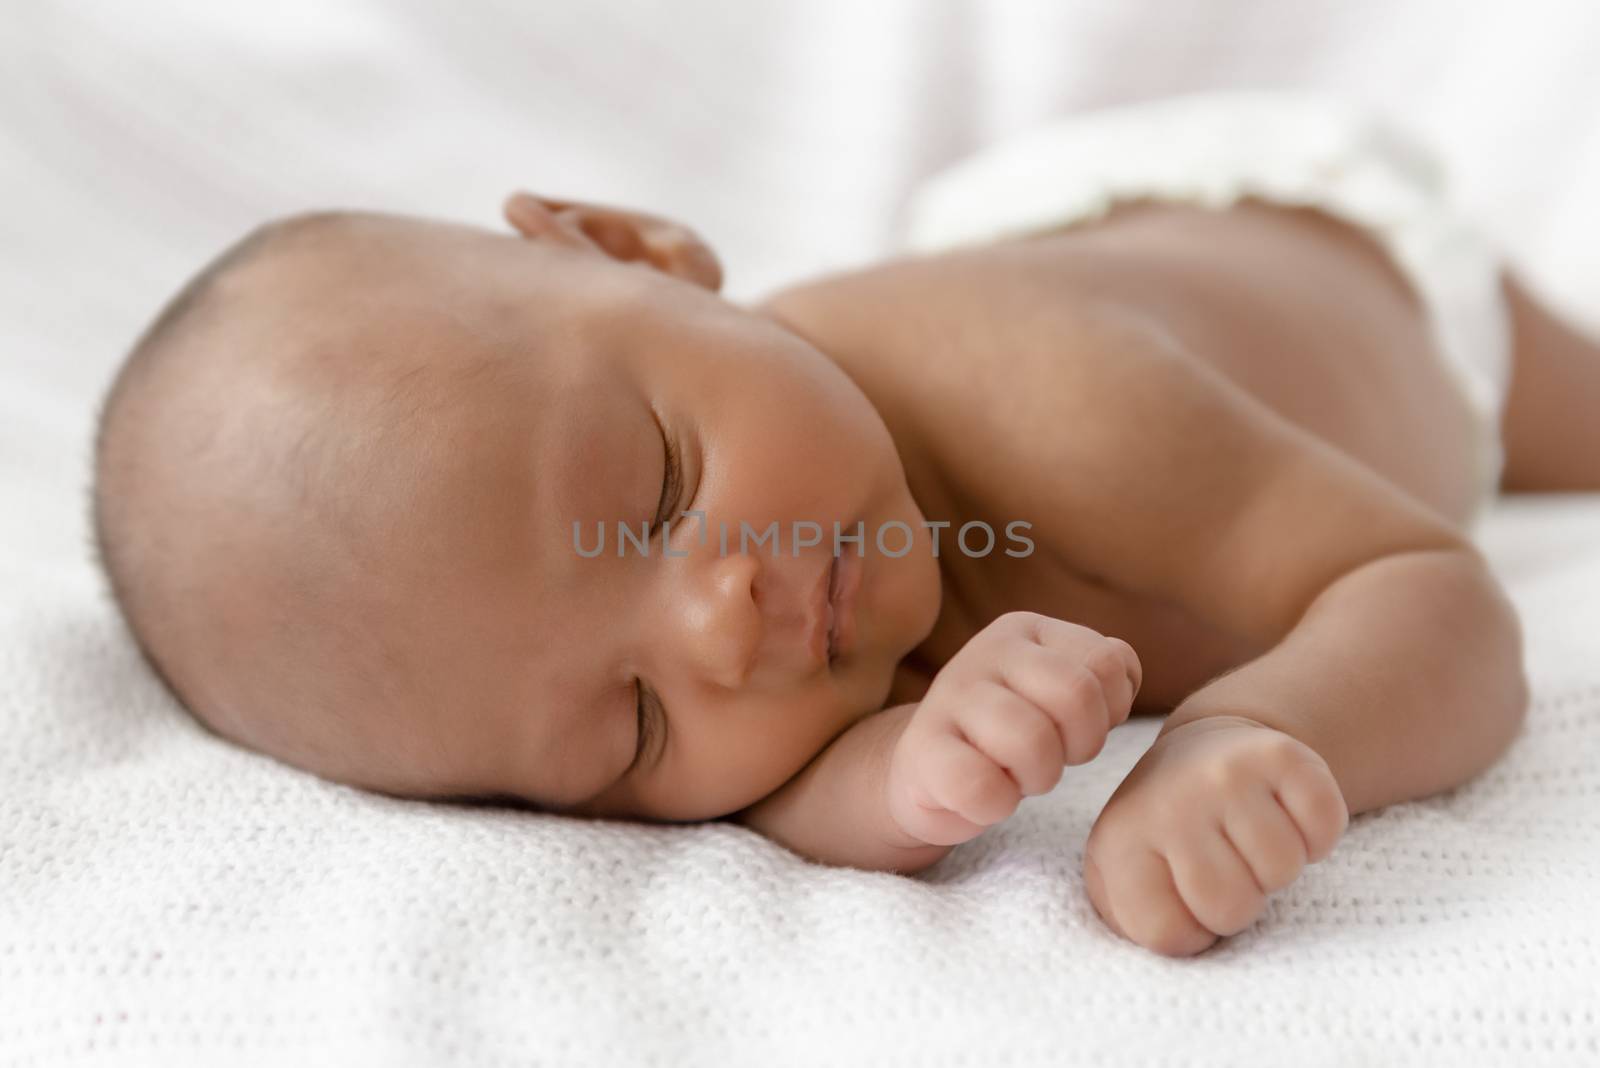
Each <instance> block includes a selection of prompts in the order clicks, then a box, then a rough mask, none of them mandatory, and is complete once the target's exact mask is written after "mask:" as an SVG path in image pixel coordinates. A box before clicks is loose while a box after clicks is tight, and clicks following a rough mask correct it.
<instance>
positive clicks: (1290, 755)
mask: <svg viewBox="0 0 1600 1068" xmlns="http://www.w3.org/2000/svg"><path fill="white" fill-rule="evenodd" d="M1349 821H1350V813H1349V810H1348V809H1347V808H1346V807H1345V802H1344V795H1343V793H1342V792H1341V791H1340V789H1339V784H1338V781H1337V780H1335V779H1334V777H1333V773H1332V772H1331V771H1330V770H1329V769H1328V764H1327V762H1326V761H1324V760H1323V759H1322V757H1321V756H1319V755H1318V754H1317V753H1316V751H1315V750H1313V749H1312V748H1311V747H1310V746H1308V745H1306V744H1304V743H1303V742H1301V741H1299V740H1298V739H1296V738H1293V737H1291V736H1290V735H1288V734H1285V733H1283V732H1282V731H1280V730H1277V729H1275V728H1272V727H1268V726H1266V725H1264V724H1261V723H1257V722H1255V721H1254V720H1250V719H1245V718H1244V717H1241V716H1210V717H1206V718H1203V719H1196V720H1192V721H1190V722H1188V723H1185V724H1183V725H1182V726H1179V727H1175V728H1174V729H1173V730H1171V731H1170V732H1168V733H1167V734H1165V735H1163V736H1161V737H1160V738H1157V739H1156V741H1155V744H1153V745H1152V746H1151V747H1150V750H1149V752H1147V753H1146V754H1145V755H1144V756H1143V757H1142V758H1140V760H1139V763H1137V764H1135V765H1134V767H1133V770H1132V771H1130V772H1129V773H1128V777H1127V778H1125V779H1123V780H1122V784H1121V785H1120V786H1118V787H1117V789H1116V792H1114V793H1113V794H1112V795H1111V799H1110V800H1109V801H1107V802H1106V806H1105V808H1104V809H1103V810H1102V811H1101V813H1100V816H1099V818H1098V819H1097V820H1096V821H1095V824H1094V827H1093V828H1092V829H1091V830H1090V831H1089V840H1088V842H1087V843H1086V844H1085V847H1084V861H1083V865H1084V866H1083V879H1084V886H1085V888H1086V889H1087V890H1088V892H1089V900H1090V901H1092V902H1093V903H1094V907H1095V909H1096V910H1097V911H1098V912H1099V913H1100V916H1101V918H1102V919H1104V920H1105V921H1106V923H1107V924H1108V925H1109V926H1110V927H1111V928H1112V929H1113V930H1115V931H1116V932H1117V933H1119V934H1121V935H1123V936H1124V937H1126V938H1129V939H1131V940H1133V941H1134V942H1137V943H1139V944H1140V945H1142V946H1144V947H1145V948H1147V949H1152V950H1155V951H1156V952H1158V953H1161V954H1164V955H1167V956H1188V955H1190V954H1193V953H1198V952H1200V951H1201V950H1203V949H1205V948H1206V947H1208V946H1210V945H1211V944H1212V943H1213V942H1215V941H1217V939H1218V938H1219V937H1221V936H1226V935H1231V934H1235V933H1237V932H1239V931H1242V930H1244V929H1245V928H1246V927H1248V926H1249V925H1250V924H1251V923H1253V922H1255V919H1256V917H1257V916H1259V915H1260V914H1261V911H1262V909H1263V908H1265V906H1266V899H1267V895H1269V894H1271V893H1272V892H1273V891H1275V890H1281V889H1282V888H1283V887H1285V886H1288V885H1289V884H1290V883H1292V882H1293V881H1294V880H1295V879H1296V878H1297V877H1298V876H1299V875H1300V871H1301V869H1303V868H1304V867H1305V866H1306V865H1307V864H1311V863H1315V862H1316V861H1319V860H1321V859H1322V858H1323V857H1326V856H1327V855H1328V854H1329V853H1330V852H1331V851H1332V850H1333V847H1334V844H1335V843H1336V842H1337V841H1338V840H1339V837H1340V836H1341V835H1342V834H1344V830H1345V827H1346V826H1347V825H1348V824H1349Z"/></svg>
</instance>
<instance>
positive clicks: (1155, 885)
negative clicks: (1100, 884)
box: [1098, 849, 1217, 957]
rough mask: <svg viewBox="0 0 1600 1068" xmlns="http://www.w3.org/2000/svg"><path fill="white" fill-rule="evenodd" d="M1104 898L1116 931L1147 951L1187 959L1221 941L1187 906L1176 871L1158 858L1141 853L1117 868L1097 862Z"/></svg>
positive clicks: (1121, 860)
mask: <svg viewBox="0 0 1600 1068" xmlns="http://www.w3.org/2000/svg"><path fill="white" fill-rule="evenodd" d="M1098 860H1099V864H1100V872H1101V875H1102V877H1103V878H1104V880H1105V895H1106V897H1107V899H1108V900H1110V901H1111V902H1113V903H1114V907H1115V908H1116V913H1117V926H1119V927H1120V928H1122V932H1123V934H1124V935H1126V936H1127V937H1128V938H1130V939H1132V940H1133V941H1135V942H1137V943H1138V944H1139V945H1141V946H1144V947H1145V948H1146V949H1151V950H1154V951H1155V952H1157V953H1160V954H1163V955H1164V956H1169V957H1187V956H1191V955H1193V954H1195V953H1198V952H1200V951H1201V950H1202V949H1205V948H1206V947H1207V946H1209V945H1211V944H1212V943H1213V942H1215V941H1216V940H1217V935H1216V933H1215V932H1214V931H1211V930H1208V929H1207V928H1206V927H1205V926H1204V925H1203V924H1201V923H1200V921H1199V920H1197V919H1195V917H1194V914H1193V913H1191V912H1190V911H1189V907H1188V906H1187V905H1185V904H1184V902H1183V898H1182V897H1181V896H1180V895H1179V893H1178V888H1177V885H1176V883H1175V882H1174V881H1173V877H1172V870H1171V868H1169V867H1168V866H1167V860H1166V858H1165V857H1163V856H1162V855H1161V854H1160V853H1157V852H1155V851H1154V850H1151V849H1143V850H1139V851H1137V852H1135V853H1133V854H1131V855H1129V856H1127V857H1125V858H1121V859H1120V860H1119V862H1117V863H1108V862H1107V859H1106V858H1104V857H1101V858H1098Z"/></svg>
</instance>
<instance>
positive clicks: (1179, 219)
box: [760, 203, 1474, 712]
mask: <svg viewBox="0 0 1600 1068" xmlns="http://www.w3.org/2000/svg"><path fill="white" fill-rule="evenodd" d="M1100 302H1110V303H1115V304H1117V305H1119V306H1121V307H1124V308H1130V307H1131V308H1133V309H1135V310H1136V311H1137V312H1138V313H1139V314H1142V315H1148V316H1149V317H1151V318H1152V319H1154V320H1155V321H1156V322H1158V323H1159V324H1160V325H1161V326H1162V327H1163V328H1165V329H1166V330H1167V331H1168V332H1170V334H1171V335H1172V336H1173V337H1175V338H1176V339H1177V340H1178V341H1179V342H1181V343H1182V345H1183V347H1184V349H1185V350H1186V351H1187V352H1188V353H1189V354H1190V355H1191V356H1192V357H1193V358H1195V359H1197V360H1202V361H1204V362H1205V363H1207V364H1209V365H1210V366H1212V367H1213V368H1215V369H1216V370H1217V371H1219V372H1220V373H1221V374H1222V375H1223V376H1224V377H1226V378H1227V379H1228V380H1229V381H1231V382H1232V383H1233V384H1235V385H1236V386H1238V387H1239V388H1241V389H1242V390H1244V391H1245V392H1246V393H1248V394H1250V395H1252V396H1254V397H1255V398H1257V399H1258V400H1260V401H1262V402H1263V403H1265V404H1266V405H1267V406H1268V407H1270V408H1272V409H1273V410H1274V411H1276V412H1277V413H1278V414H1280V415H1281V416H1283V417H1284V418H1286V419H1287V420H1289V421H1290V422H1292V423H1295V424H1297V425H1299V426H1301V427H1302V428H1304V429H1306V430H1308V431H1310V432H1311V433H1313V434H1315V435H1316V436H1318V437H1321V438H1323V439H1324V440H1326V441H1328V442H1329V443H1330V444H1332V445H1334V446H1335V447H1337V448H1339V449H1341V450H1343V451H1344V452H1346V453H1348V454H1350V455H1352V456H1353V457H1355V458H1356V459H1358V460H1360V461H1361V462H1363V463H1365V464H1366V465H1367V466H1369V467H1372V468H1373V469H1375V470H1377V471H1378V472H1379V473H1381V474H1383V475H1384V476H1385V477H1387V478H1389V479H1390V480H1391V481H1393V482H1395V483H1396V484H1397V485H1399V486H1401V487H1402V488H1404V489H1406V490H1408V491H1410V492H1412V493H1413V495H1415V496H1417V497H1419V498H1420V499H1422V500H1423V501H1424V502H1426V503H1428V504H1430V505H1431V506H1433V507H1434V508H1436V509H1437V510H1438V511H1440V512H1441V513H1442V514H1444V515H1446V516H1447V517H1449V518H1450V519H1451V520H1452V521H1460V520H1462V519H1464V518H1465V517H1466V516H1467V515H1468V513H1469V511H1470V508H1471V505H1472V500H1473V492H1474V490H1473V484H1472V465H1471V458H1470V457H1471V453H1470V447H1471V446H1470V435H1471V429H1470V421H1469V419H1470V417H1469V414H1468V411H1467V409H1466V407H1465V404H1464V402H1463V401H1462V400H1461V399H1460V398H1459V397H1458V396H1457V395H1456V394H1455V393H1454V392H1453V387H1452V385H1451V383H1450V382H1449V380H1448V377H1447V374H1446V372H1445V371H1444V370H1443V368H1442V367H1441V366H1440V364H1439V361H1438V358H1437V356H1436V355H1435V354H1434V353H1433V351H1432V348H1431V341H1430V338H1429V334H1428V329H1427V324H1426V321H1425V319H1424V317H1423V314H1422V312H1421V311H1420V310H1419V307H1418V305H1417V303H1416V301H1415V300H1414V298H1413V297H1412V295H1411V293H1410V291H1409V289H1408V287H1407V285H1406V283H1405V281H1404V280H1403V279H1402V278H1401V276H1400V275H1399V274H1398V273H1396V272H1395V270H1394V268H1393V267H1392V265H1390V263H1389V262H1388V260H1387V259H1386V257H1385V256H1384V255H1383V254H1382V253H1381V252H1380V251H1378V249H1377V248H1376V246H1373V245H1371V244H1370V243H1368V242H1367V241H1366V240H1365V239H1363V238H1361V237H1360V236H1358V235H1356V234H1355V233H1354V232H1353V231H1350V230H1348V229H1346V228H1345V227H1343V226H1342V225H1340V224H1337V223H1334V222H1332V221H1331V220H1329V219H1327V218H1326V217H1324V216H1320V215H1317V214H1315V213H1313V212H1309V211H1297V210H1284V209H1279V208H1269V207H1266V206H1260V205H1252V204H1248V203H1247V204H1244V205H1241V206H1239V207H1236V208H1234V209H1231V210H1228V211H1224V212H1213V211H1206V210H1203V209H1197V208H1185V207H1169V206H1162V205H1134V206H1129V207H1126V208H1122V209H1119V210H1118V211H1117V212H1116V213H1114V214H1113V215H1112V216H1111V217H1110V218H1108V219H1107V220H1104V221H1101V222H1099V223H1096V224H1093V225H1088V226H1080V227H1074V228H1072V229H1068V230H1065V231H1061V232H1057V233H1052V234H1048V235H1043V236H1038V237H1031V238H1027V239H1024V240H1019V241H1010V242H1004V243H1000V244H994V245H988V246H983V247H980V248H975V249H970V250H963V251H960V252H956V253H950V254H945V255H940V256H933V257H924V258H916V259H906V260H897V261H892V262H889V263H885V264H882V265H879V266H876V267H873V268H869V269H866V270H863V271H856V272H851V273H848V274H842V275H835V276H830V277H827V278H824V279H820V280H818V281H815V282H811V283H808V284H806V285H803V286H799V287H795V288H793V289H790V290H786V291H784V292H782V293H780V294H778V295H777V296H776V297H774V298H772V299H771V300H769V301H768V302H766V303H765V304H764V305H763V306H762V307H761V308H760V310H762V311H764V312H766V313H767V314H771V315H773V316H774V317H776V318H779V319H780V320H782V321H783V322H784V323H785V324H787V325H788V326H790V327H791V328H793V329H795V330H797V331H798V332H799V333H801V334H803V335H805V336H807V337H809V338H810V339H811V340H812V341H813V342H814V343H816V344H817V345H818V346H819V347H820V348H822V349H823V350H824V351H825V352H828V353H829V354H830V355H832V356H834V358H835V359H837V360H838V361H839V363H840V365H841V366H842V367H843V368H844V369H845V370H846V371H847V372H848V373H849V374H850V375H851V376H852V377H853V378H854V379H855V380H856V381H857V383H858V384H860V386H861V387H862V389H863V390H864V391H865V392H866V393H867V395H868V396H869V397H870V398H871V399H872V400H873V402H874V403H875V404H876V405H877V406H878V408H879V411H880V412H881V413H882V414H883V416H884V419H885V421H886V422H887V423H888V425H889V429H890V430H891V432H892V433H894V435H895V438H896V441H897V442H898V443H899V444H900V445H901V448H902V455H903V457H904V459H905V462H906V471H907V477H908V479H909V480H910V483H911V487H912V490H913V492H914V493H915V494H916V496H917V499H918V501H919V503H920V504H921V505H922V507H923V509H924V512H925V514H926V515H927V517H928V518H929V519H941V520H949V521H951V522H952V524H953V526H952V527H951V528H950V531H953V530H954V529H955V528H956V527H959V526H960V525H961V524H962V523H965V522H970V521H973V520H981V521H984V522H986V523H988V524H989V525H990V526H991V527H992V528H993V529H994V530H995V531H997V532H1000V531H1003V530H1004V529H1005V527H1006V524H1008V523H1010V522H1012V521H1014V520H1028V518H1029V517H1028V516H1026V515H1011V514H1004V512H1003V509H1004V506H1002V505H1001V504H1000V503H999V501H1000V500H1001V495H1000V494H996V493H990V492H988V491H987V489H986V487H988V486H991V485H997V484H999V483H998V481H997V480H1001V479H1003V478H1004V477H1005V472H1006V471H1007V470H1008V469H1010V465H1008V463H1007V456H1008V454H1012V453H1015V454H1017V455H1021V454H1022V452H1023V451H1024V450H1027V449H1028V448H1029V445H1030V442H1037V441H1038V440H1040V439H1039V435H1045V434H1050V433H1061V432H1062V428H1061V427H1060V426H1059V425H1053V424H1052V422H1051V420H1050V418H1049V415H1048V405H1039V404H1038V403H1037V402H1036V399H1037V398H1038V397H1040V396H1048V395H1049V391H1050V390H1051V388H1052V381H1051V378H1052V373H1053V371H1052V367H1053V366H1056V365H1059V360H1054V361H1053V359H1052V355H1053V354H1051V352H1050V344H1049V341H1050V338H1051V337H1052V336H1058V337H1061V338H1063V339H1064V340H1065V339H1067V338H1068V337H1069V336H1070V333H1071V332H1072V331H1073V330H1074V324H1075V323H1076V322H1078V321H1080V316H1081V312H1082V309H1083V307H1085V306H1086V305H1093V304H1096V303H1100ZM1070 351H1071V346H1070V345H1068V344H1063V345H1062V346H1061V352H1062V353H1070ZM1041 353H1042V354H1043V355H1041ZM1024 354H1026V355H1024ZM1008 357H1010V358H1008ZM1061 358H1063V359H1065V358H1070V357H1068V356H1062V357H1061ZM1110 400H1111V401H1113V402H1112V403H1108V404H1107V405H1106V407H1105V410H1104V417H1105V418H1108V419H1114V418H1117V411H1116V406H1115V404H1114V399H1110ZM1423 409H1427V410H1429V411H1430V412H1434V413H1436V416H1435V417H1432V418H1429V419H1419V418H1416V417H1415V416H1416V413H1418V412H1419V411H1421V410H1423ZM1041 412H1043V413H1044V414H1042V415H1041V414H1028V413H1041ZM1441 420H1442V421H1443V422H1444V424H1445V425H1448V426H1450V427H1454V428H1456V433H1455V434H1454V435H1453V442H1452V443H1447V445H1446V446H1445V447H1441V446H1440V444H1439V442H1437V441H1433V442H1425V441H1420V440H1419V439H1418V436H1417V435H1418V434H1419V433H1420V430H1418V429H1417V428H1418V427H1419V426H1421V425H1422V424H1427V426H1428V427H1429V428H1430V429H1429V431H1428V432H1429V433H1430V434H1434V435H1436V434H1437V428H1438V427H1439V425H1440V423H1441ZM1116 460H1117V458H1116V457H1114V456H1108V457H1106V458H1105V462H1106V463H1107V464H1112V465H1114V464H1115V463H1116ZM1061 477H1063V478H1071V477H1072V472H1070V471H1063V472H1061ZM1013 499H1014V495H1013ZM1027 536H1028V537H1029V538H1031V539H1032V541H1033V542H1034V545H1035V548H1034V551H1033V552H1032V553H1031V554H1030V555H1028V556H1026V557H1023V558H1016V557H1010V556H1007V555H1005V554H1004V553H1001V552H992V553H989V554H986V555H983V556H979V557H968V556H965V555H964V554H962V553H960V552H956V551H954V547H953V546H951V545H950V544H949V540H948V532H947V537H946V544H945V545H944V546H943V547H942V548H941V554H940V559H941V563H942V571H943V574H944V581H945V589H944V601H943V607H942V608H941V611H940V616H939V620H938V623H937V624H936V626H935V628H934V630H933V633H932V634H931V635H929V637H928V639H927V640H926V641H925V642H923V644H922V645H921V646H920V647H919V648H918V649H917V650H916V652H915V653H914V654H913V656H912V657H910V658H908V660H907V662H906V663H905V664H904V665H903V666H902V670H901V672H900V674H899V676H898V677H897V679H896V683H895V689H894V691H893V692H892V693H891V695H890V699H891V703H899V702H901V701H906V700H914V699H916V698H917V697H920V695H921V689H922V688H923V687H925V686H926V684H927V681H928V678H929V677H930V676H931V673H932V672H933V671H936V670H937V669H938V667H939V666H940V665H942V664H943V663H944V662H945V661H946V660H948V659H949V657H950V656H951V655H952V654H954V653H955V651H956V650H958V649H959V648H961V646H962V645H963V644H964V643H965V642H966V641H967V640H968V639H969V638H970V637H971V636H972V635H973V634H974V633H976V632H977V631H978V630H979V629H981V628H982V627H983V626H985V625H986V624H987V623H988V622H989V621H991V620H992V619H994V618H995V617H996V616H998V615H1000V614H1001V613H1003V612H1006V611H1011V610H1015V609H1029V610H1033V611H1038V612H1043V613H1046V614H1049V615H1054V616H1058V617H1060V618H1063V619H1068V620H1071V621H1073V622H1076V623H1081V624H1083V625H1084V626H1088V627H1092V628H1094V629H1095V630H1098V631H1101V632H1102V633H1106V634H1112V635H1116V636H1117V637H1120V638H1123V639H1125V640H1127V641H1128V642H1130V643H1132V644H1133V646H1134V648H1135V649H1137V650H1138V651H1139V654H1140V657H1141V660H1142V661H1143V664H1144V668H1145V679H1144V686H1143V688H1142V690H1141V692H1140V696H1139V701H1138V704H1137V706H1136V711H1139V712H1162V711H1166V710H1168V709H1170V708H1172V707H1174V706H1175V705H1176V704H1177V703H1178V702H1179V701H1181V700H1182V699H1183V697H1184V696H1186V695H1187V694H1188V693H1190V692H1191V691H1193V690H1194V689H1195V688H1196V687H1198V686H1199V685H1201V684H1203V683H1204V682H1205V681H1207V680H1208V679H1210V678H1212V677H1214V676H1215V675H1217V674H1219V673H1221V672H1222V671H1225V670H1227V669H1228V668H1230V667H1233V666H1235V665H1236V664H1238V663H1241V662H1243V661H1244V660H1246V659H1249V658H1251V657H1253V656H1255V655H1256V654H1258V653H1259V652H1261V651H1262V650H1259V649H1254V648H1251V647H1250V646H1249V644H1248V643H1246V642H1243V641H1240V640H1239V639H1238V638H1236V637H1234V636H1232V635H1229V634H1225V633H1221V632H1218V631H1216V630H1214V629H1211V628H1209V627H1207V626H1205V625H1202V624H1200V623H1198V622H1197V621H1195V620H1194V619H1193V618H1192V617H1190V616H1188V615H1187V614H1186V613H1184V612H1182V611H1181V610H1179V609H1177V608H1176V607H1175V606H1173V605H1172V604H1170V603H1167V602H1163V601H1158V600H1152V599H1149V598H1144V597H1138V596H1133V595H1130V594H1128V593H1126V592H1125V591H1120V590H1117V589H1113V588H1109V587H1108V586H1107V585H1105V584H1104V583H1102V582H1100V581H1098V580H1097V578H1096V577H1095V576H1094V575H1093V574H1090V573H1087V572H1086V571H1084V570H1083V569H1082V568H1081V567H1073V566H1069V565H1068V564H1067V563H1065V562H1064V561H1063V559H1062V557H1061V556H1060V555H1059V554H1058V553H1055V552H1053V551H1052V543H1051V532H1050V530H1049V529H1043V528H1041V527H1039V526H1037V525H1035V526H1034V528H1033V529H1031V530H1028V531H1027Z"/></svg>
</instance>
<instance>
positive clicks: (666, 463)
mask: <svg viewBox="0 0 1600 1068" xmlns="http://www.w3.org/2000/svg"><path fill="white" fill-rule="evenodd" d="M656 427H657V429H659V430H660V431H661V448H662V451H663V455H664V460H663V462H662V470H661V499H660V501H658V502H657V504H656V514H655V518H654V519H653V520H652V522H651V528H652V529H654V528H655V527H659V526H661V525H662V524H664V523H665V522H666V521H667V518H668V517H669V516H670V515H671V514H672V512H673V509H674V506H676V505H677V503H678V498H679V497H680V496H682V495H683V464H682V463H681V462H680V457H679V456H678V448H677V446H676V445H674V444H673V442H672V435H670V434H668V433H667V428H666V427H664V426H662V425H661V418H660V416H657V417H656Z"/></svg>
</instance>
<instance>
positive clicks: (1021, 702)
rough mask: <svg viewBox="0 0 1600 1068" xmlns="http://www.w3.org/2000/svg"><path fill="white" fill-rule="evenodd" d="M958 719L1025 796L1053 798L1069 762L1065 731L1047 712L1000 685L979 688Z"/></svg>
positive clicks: (958, 723) (962, 731)
mask: <svg viewBox="0 0 1600 1068" xmlns="http://www.w3.org/2000/svg"><path fill="white" fill-rule="evenodd" d="M972 692H973V697H972V704H970V705H969V706H967V707H966V708H963V709H962V711H961V714H960V715H959V716H958V717H957V720H956V722H957V725H958V726H959V727H960V729H961V733H962V734H964V735H966V738H967V741H969V742H971V743H972V744H973V745H974V746H975V747H977V748H978V749H979V750H980V751H981V752H983V753H984V754H985V755H987V756H988V757H989V758H990V759H991V760H993V761H994V762H995V763H997V764H999V765H1000V766H1001V767H1002V768H1004V769H1005V770H1006V772H1007V773H1009V774H1010V776H1011V777H1012V778H1013V779H1015V780H1016V783H1017V785H1018V786H1019V787H1020V788H1021V789H1022V792H1023V793H1024V794H1027V795H1029V796H1034V795H1037V794H1047V793H1049V792H1050V791H1051V790H1053V789H1055V786H1056V783H1058V782H1060V781H1061V768H1062V766H1063V765H1064V764H1065V763H1066V751H1065V743H1064V741H1063V739H1062V737H1061V729H1060V727H1059V726H1058V725H1057V724H1056V722H1055V720H1054V719H1052V718H1051V717H1050V715H1049V714H1048V713H1046V712H1045V711H1044V710H1043V709H1041V708H1038V707H1036V706H1035V705H1034V704H1033V703H1032V702H1030V701H1028V700H1027V699H1025V698H1022V697H1019V696H1018V695H1017V694H1015V693H1013V692H1012V691H1011V690H1008V689H1006V688H1005V687H1004V686H1001V685H1000V684H999V683H987V684H981V685H980V686H977V687H974V688H973V691H972Z"/></svg>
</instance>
